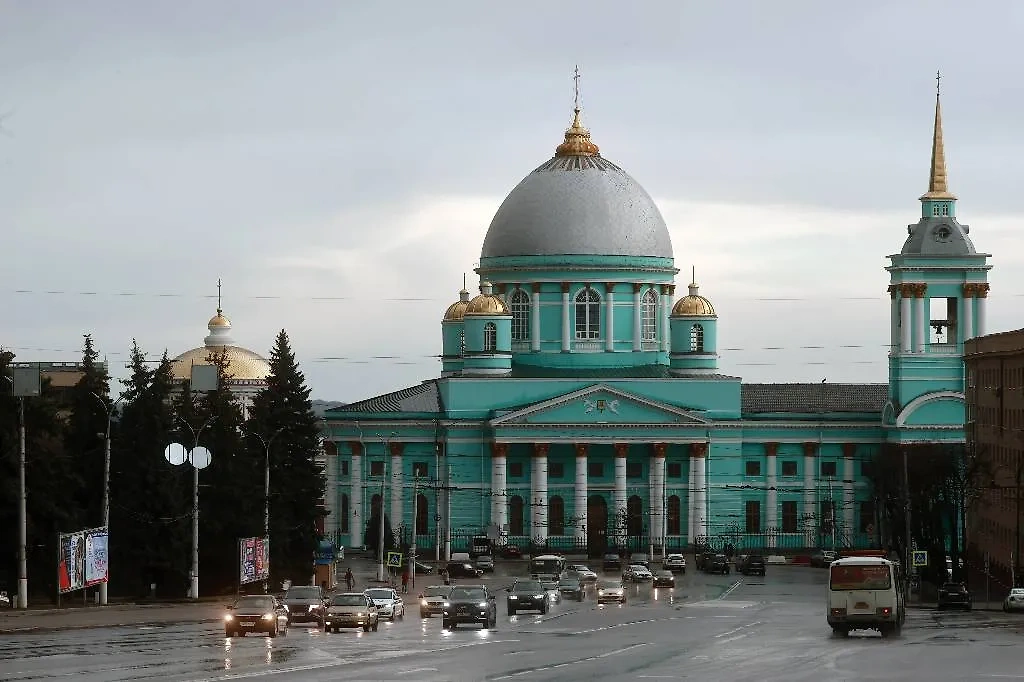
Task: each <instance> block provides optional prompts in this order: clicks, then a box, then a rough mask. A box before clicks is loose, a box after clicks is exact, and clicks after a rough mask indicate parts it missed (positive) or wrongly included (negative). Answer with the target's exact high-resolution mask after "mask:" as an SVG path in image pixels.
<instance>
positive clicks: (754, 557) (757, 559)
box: [736, 554, 767, 576]
mask: <svg viewBox="0 0 1024 682" xmlns="http://www.w3.org/2000/svg"><path fill="white" fill-rule="evenodd" d="M766 568H767V564H766V562H765V560H764V557H763V556H761V555H760V554H747V555H744V556H743V557H740V558H737V559H736V570H737V571H738V572H739V573H742V574H743V575H760V576H763V575H764V574H765V571H766Z"/></svg>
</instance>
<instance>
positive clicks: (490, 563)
mask: <svg viewBox="0 0 1024 682" xmlns="http://www.w3.org/2000/svg"><path fill="white" fill-rule="evenodd" d="M476 567H477V568H479V569H480V570H481V571H484V572H485V573H494V557H492V556H491V555H490V554H482V555H481V556H478V557H477V558H476Z"/></svg>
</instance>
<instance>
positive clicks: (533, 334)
mask: <svg viewBox="0 0 1024 682" xmlns="http://www.w3.org/2000/svg"><path fill="white" fill-rule="evenodd" d="M530 347H531V348H532V349H533V351H534V352H537V351H539V350H540V285H539V284H534V285H533V292H532V293H531V294H530Z"/></svg>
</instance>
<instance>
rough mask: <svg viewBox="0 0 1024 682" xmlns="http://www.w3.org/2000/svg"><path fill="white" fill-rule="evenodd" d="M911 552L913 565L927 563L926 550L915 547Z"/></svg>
mask: <svg viewBox="0 0 1024 682" xmlns="http://www.w3.org/2000/svg"><path fill="white" fill-rule="evenodd" d="M913 554H914V556H913V560H914V566H927V565H928V552H926V551H925V550H922V549H915V550H914V552H913Z"/></svg>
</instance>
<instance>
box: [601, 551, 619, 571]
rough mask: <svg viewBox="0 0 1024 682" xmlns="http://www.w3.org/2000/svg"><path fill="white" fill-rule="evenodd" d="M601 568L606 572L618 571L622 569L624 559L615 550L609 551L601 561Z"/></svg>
mask: <svg viewBox="0 0 1024 682" xmlns="http://www.w3.org/2000/svg"><path fill="white" fill-rule="evenodd" d="M601 570H602V571H604V572H605V573H618V572H619V571H621V570H622V559H621V558H620V557H619V555H618V554H615V553H614V552H608V553H607V554H605V555H604V559H603V560H602V561H601Z"/></svg>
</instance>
